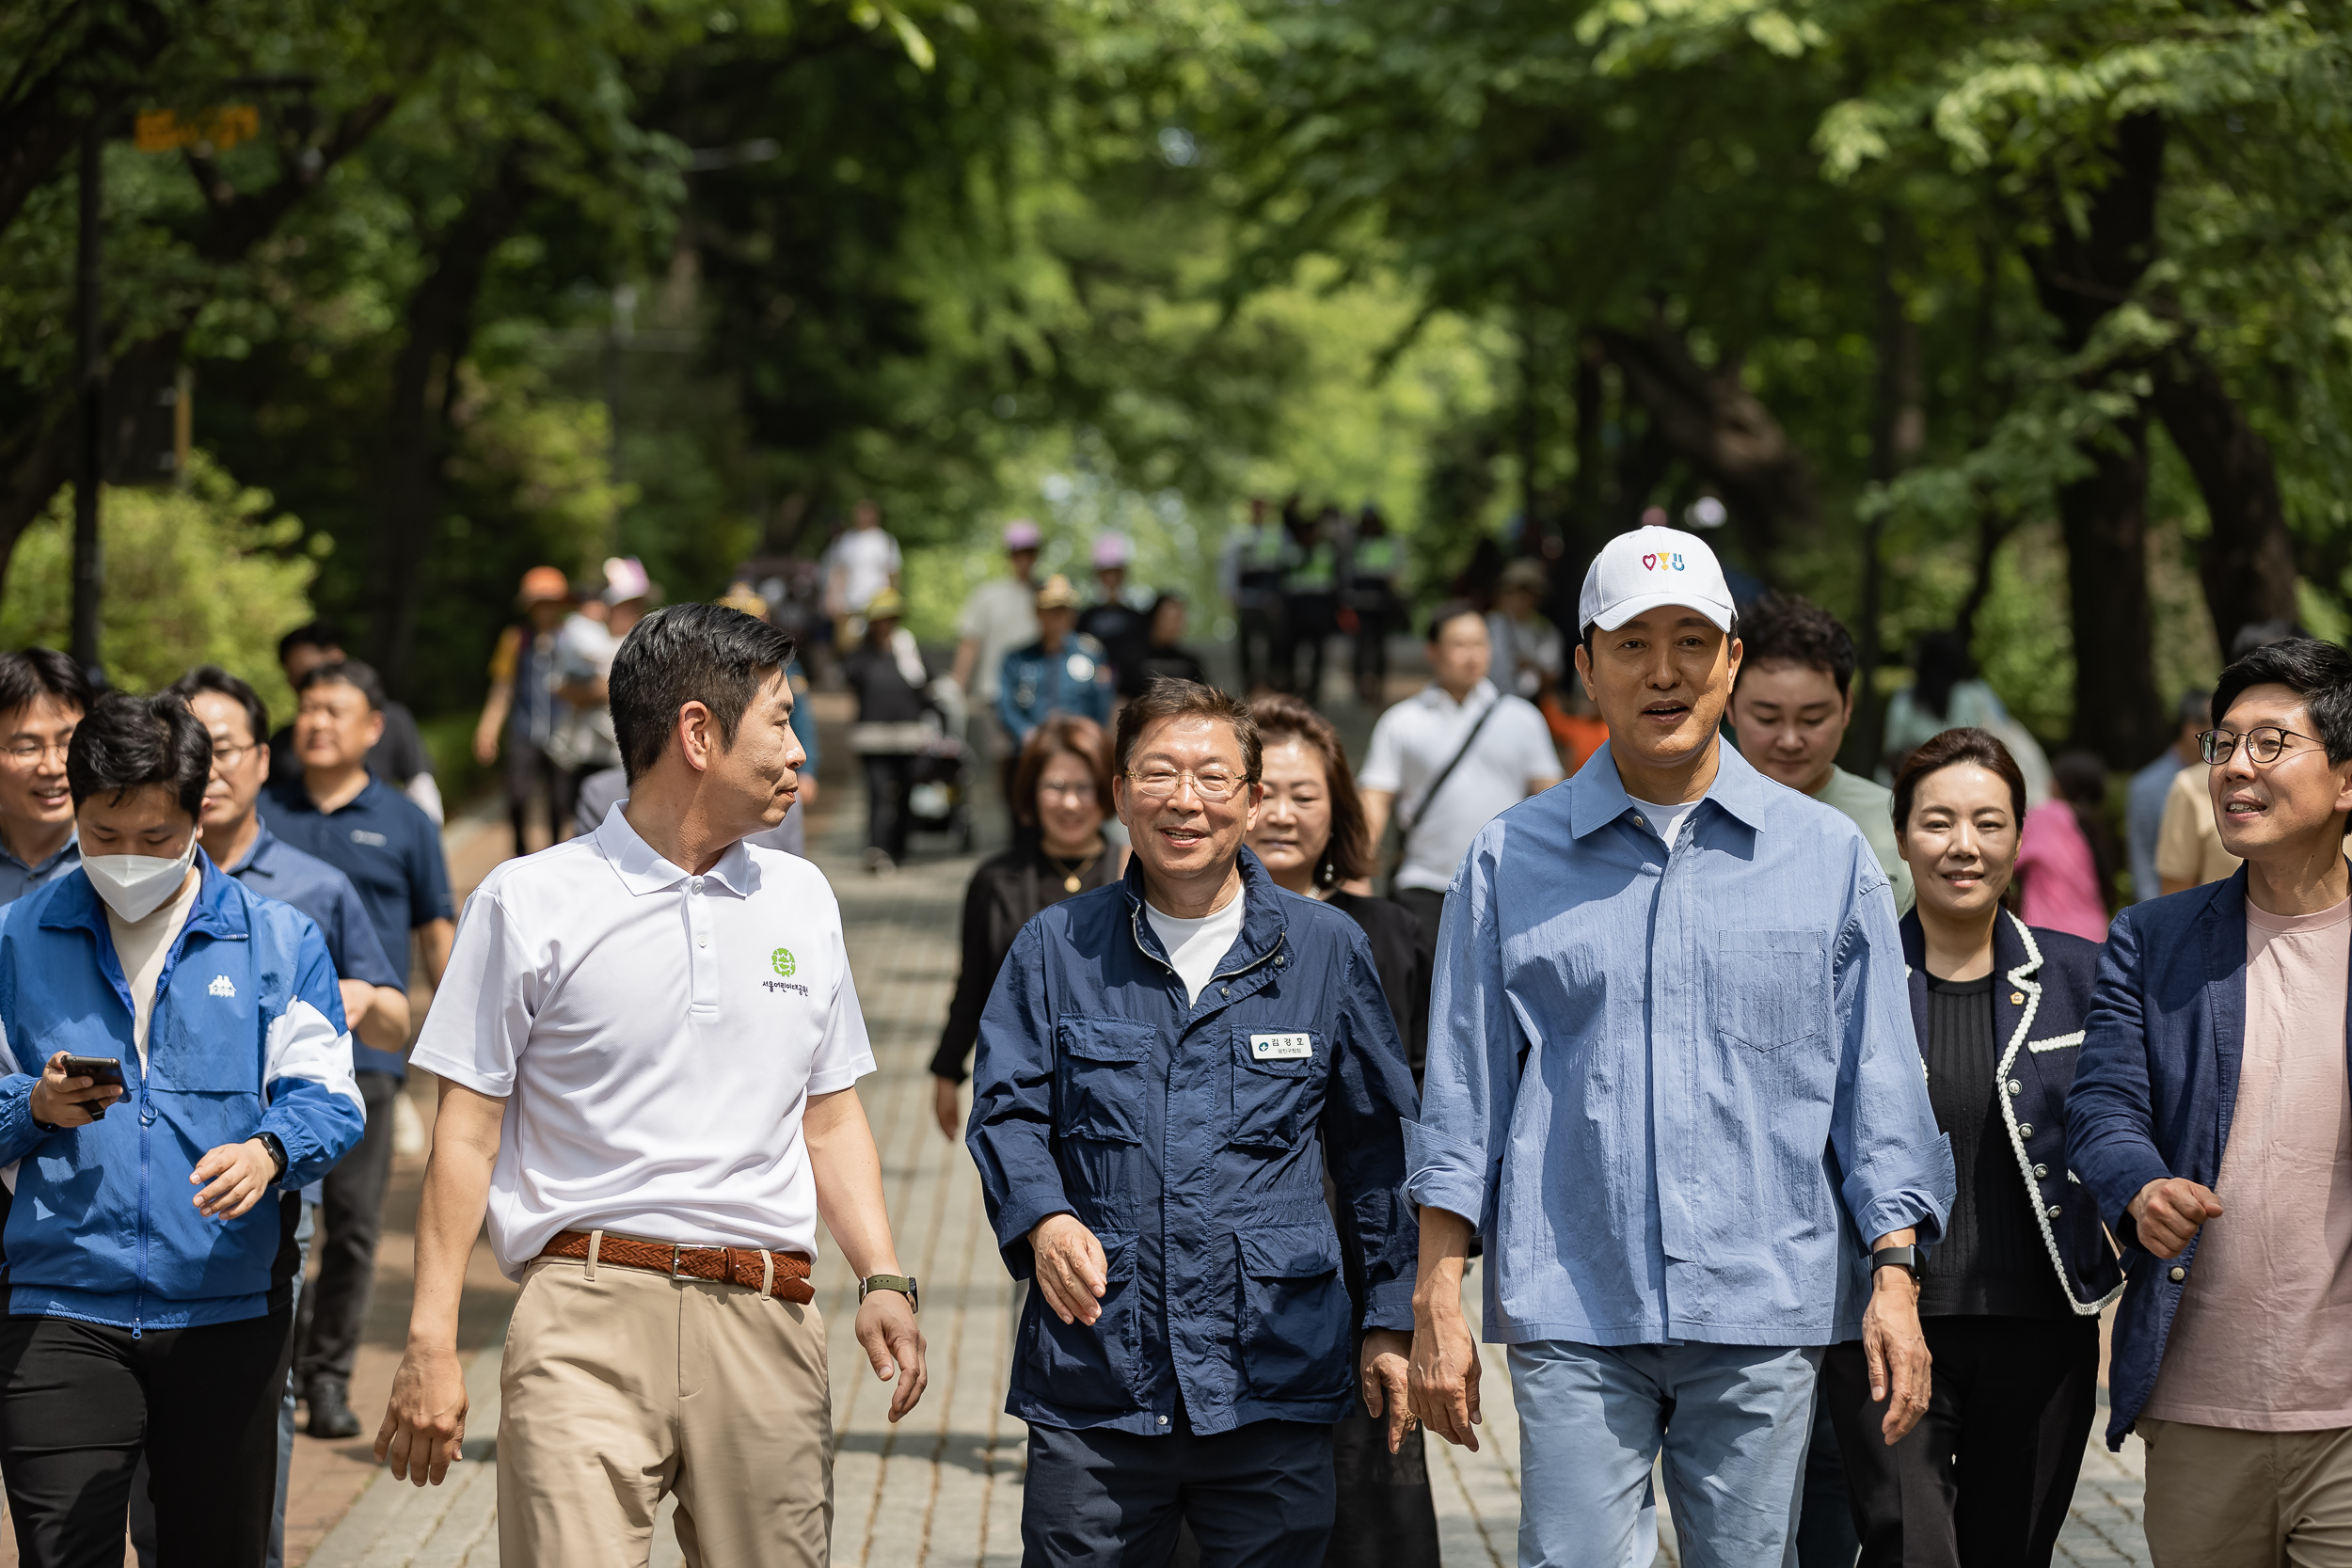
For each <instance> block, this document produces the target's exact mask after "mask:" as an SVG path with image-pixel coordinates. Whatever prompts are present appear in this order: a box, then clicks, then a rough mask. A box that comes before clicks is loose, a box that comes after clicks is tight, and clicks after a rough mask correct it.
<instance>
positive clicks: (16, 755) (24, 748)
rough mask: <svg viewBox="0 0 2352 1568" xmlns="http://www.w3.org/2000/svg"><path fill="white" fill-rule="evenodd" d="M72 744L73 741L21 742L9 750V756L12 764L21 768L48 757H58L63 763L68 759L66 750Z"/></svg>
mask: <svg viewBox="0 0 2352 1568" xmlns="http://www.w3.org/2000/svg"><path fill="white" fill-rule="evenodd" d="M72 744H73V743H72V741H71V740H20V741H18V742H17V743H16V744H15V745H13V746H11V747H9V748H8V760H9V761H10V762H13V763H16V764H18V765H19V766H20V767H21V766H23V765H24V764H25V763H31V762H40V761H42V760H43V759H44V758H48V757H56V759H57V760H58V761H59V762H63V761H64V760H65V758H66V749H67V748H68V747H70V746H72Z"/></svg>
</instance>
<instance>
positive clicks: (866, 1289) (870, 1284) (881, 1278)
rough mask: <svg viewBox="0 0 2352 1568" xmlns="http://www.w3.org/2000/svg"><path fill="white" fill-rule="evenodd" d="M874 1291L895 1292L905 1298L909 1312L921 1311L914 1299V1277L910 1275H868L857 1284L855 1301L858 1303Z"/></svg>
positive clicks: (919, 1303)
mask: <svg viewBox="0 0 2352 1568" xmlns="http://www.w3.org/2000/svg"><path fill="white" fill-rule="evenodd" d="M875 1291H898V1293H899V1294H900V1295H902V1296H904V1297H906V1298H907V1307H908V1309H909V1310H911V1311H915V1312H920V1311H921V1310H923V1304H922V1303H921V1302H920V1301H918V1300H916V1299H915V1295H914V1275H911V1274H869V1275H866V1277H865V1278H864V1279H861V1280H859V1281H858V1282H857V1299H858V1300H860V1301H864V1300H865V1299H866V1297H867V1296H869V1295H871V1294H873V1293H874V1292H875Z"/></svg>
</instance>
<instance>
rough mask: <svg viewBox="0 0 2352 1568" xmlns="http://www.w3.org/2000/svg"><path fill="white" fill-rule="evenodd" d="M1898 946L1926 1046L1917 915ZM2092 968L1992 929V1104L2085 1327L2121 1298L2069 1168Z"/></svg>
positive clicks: (2025, 935)
mask: <svg viewBox="0 0 2352 1568" xmlns="http://www.w3.org/2000/svg"><path fill="white" fill-rule="evenodd" d="M1902 937H1903V962H1904V963H1905V964H1906V965H1908V966H1909V967H1910V970H1911V1021H1912V1024H1913V1026H1914V1027H1915V1029H1917V1031H1918V1034H1919V1038H1920V1039H1921V1040H1922V1041H1925V1040H1926V1039H1927V1037H1928V972H1927V968H1926V962H1927V945H1928V943H1927V935H1926V933H1925V932H1924V931H1923V930H1922V929H1921V928H1920V926H1919V916H1918V914H1917V913H1916V912H1913V913H1910V914H1906V915H1904V916H1903V921H1902ZM2098 966H2099V944H2098V943H2097V942H2085V941H2084V940H2083V939H2082V938H2080V937H2078V936H2072V935H2069V934H2068V933H2067V932H2064V931H2052V930H2047V929H2044V928H2042V927H2036V926H2027V925H2026V923H2025V922H2024V921H2022V920H2020V919H2018V918H2017V917H2016V916H2015V915H2013V914H2011V913H2010V912H2009V911H2007V910H2003V911H2001V913H2000V915H1999V917H1998V918H1997V919H1995V920H1994V923H1993V1027H1994V1038H1995V1039H1997V1040H2000V1041H2003V1042H2004V1043H2003V1045H2002V1047H2001V1063H2000V1069H1999V1070H1998V1071H1996V1072H1995V1073H1994V1102H1995V1103H1997V1104H1998V1105H1999V1106H2000V1108H2001V1123H2002V1126H2003V1128H2004V1129H2005V1130H2006V1131H2007V1132H2008V1133H2009V1148H2010V1155H2011V1156H2012V1157H2013V1158H2014V1159H2015V1160H2016V1162H2017V1175H2018V1180H2020V1181H2022V1182H2023V1183H2024V1184H2025V1190H2026V1193H2025V1196H2026V1201H2027V1202H2028V1203H2031V1204H2032V1205H2033V1209H2034V1217H2035V1220H2036V1223H2037V1224H2038V1226H2039V1227H2040V1229H2041V1231H2042V1246H2043V1248H2044V1249H2045V1250H2046V1251H2047V1252H2048V1253H2049V1257H2050V1267H2051V1268H2052V1269H2054V1270H2056V1271H2057V1274H2058V1288H2059V1289H2060V1290H2062V1291H2065V1292H2066V1301H2067V1305H2068V1306H2070V1307H2073V1308H2074V1314H2075V1316H2077V1317H2084V1318H2095V1317H2097V1316H2098V1315H2099V1313H2100V1311H2101V1309H2103V1308H2104V1307H2106V1305H2107V1303H2109V1302H2111V1301H2113V1300H2114V1299H2115V1297H2116V1293H2117V1292H2118V1291H2122V1289H2123V1272H2122V1268H2120V1267H2119V1266H2118V1265H2117V1263H2116V1260H2115V1247H2114V1246H2113V1244H2112V1243H2109V1242H2108V1240H2107V1233H2106V1227H2104V1226H2102V1225H2101V1224H2100V1223H2099V1209H2098V1205H2097V1204H2096V1203H2094V1202H2093V1201H2092V1200H2091V1198H2090V1192H2089V1190H2088V1189H2087V1188H2085V1187H2084V1186H2083V1184H2082V1182H2081V1180H2080V1179H2079V1178H2077V1177H2076V1176H2075V1174H2074V1172H2073V1171H2072V1170H2070V1169H2068V1168H2067V1164H2066V1097H2067V1092H2068V1091H2069V1090H2070V1089H2071V1088H2072V1087H2073V1085H2074V1070H2075V1067H2076V1065H2077V1063H2078V1062H2079V1061H2080V1059H2081V1056H2082V1044H2083V1020H2084V1019H2085V1018H2087V1017H2088V1016H2089V1015H2090V986H2091V977H2092V976H2093V975H2094V974H2096V973H2097V970H2098Z"/></svg>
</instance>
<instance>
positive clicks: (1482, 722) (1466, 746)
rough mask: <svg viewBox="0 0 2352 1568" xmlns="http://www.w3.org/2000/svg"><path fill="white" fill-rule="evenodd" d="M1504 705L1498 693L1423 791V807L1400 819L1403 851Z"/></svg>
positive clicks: (1399, 837) (1399, 836)
mask: <svg viewBox="0 0 2352 1568" xmlns="http://www.w3.org/2000/svg"><path fill="white" fill-rule="evenodd" d="M1501 706H1502V692H1500V691H1498V692H1496V693H1495V700H1494V701H1493V702H1491V703H1488V704H1487V705H1486V707H1485V708H1483V709H1482V710H1480V712H1479V715H1478V722H1476V723H1475V724H1472V725H1471V726H1470V734H1468V735H1466V736H1463V737H1462V744H1461V745H1460V746H1459V747H1457V748H1456V749H1455V750H1454V754H1453V755H1452V756H1450V757H1448V758H1447V759H1446V764H1445V766H1444V767H1443V768H1438V776H1437V778H1436V779H1434V780H1432V781H1431V783H1430V785H1429V787H1428V788H1427V789H1424V790H1422V794H1421V805H1420V806H1419V807H1418V808H1417V809H1416V810H1415V811H1414V813H1413V815H1412V817H1411V819H1410V820H1406V819H1404V818H1399V819H1398V821H1397V825H1396V830H1397V845H1398V847H1399V848H1400V849H1402V847H1403V846H1404V844H1405V842H1406V840H1408V839H1410V838H1411V837H1412V836H1413V830H1414V829H1416V828H1418V827H1420V826H1421V825H1422V821H1423V820H1425V819H1426V818H1427V817H1428V816H1429V808H1430V806H1431V804H1432V803H1433V802H1435V801H1436V800H1437V799H1438V791H1439V790H1441V789H1443V788H1444V787H1445V785H1446V781H1447V780H1448V779H1451V778H1452V777H1454V769H1455V768H1459V767H1461V766H1462V759H1463V758H1464V757H1466V756H1468V755H1470V748H1471V747H1473V746H1475V745H1477V744H1478V732H1479V731H1481V730H1483V729H1485V728H1486V721H1487V720H1489V719H1492V718H1493V717H1494V716H1495V709H1497V708H1499V707H1501Z"/></svg>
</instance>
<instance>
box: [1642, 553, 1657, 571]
mask: <svg viewBox="0 0 2352 1568" xmlns="http://www.w3.org/2000/svg"><path fill="white" fill-rule="evenodd" d="M1642 566H1643V569H1644V570H1645V571H1651V572H1655V571H1656V570H1658V558H1657V557H1656V556H1654V555H1645V556H1644V557H1642Z"/></svg>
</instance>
